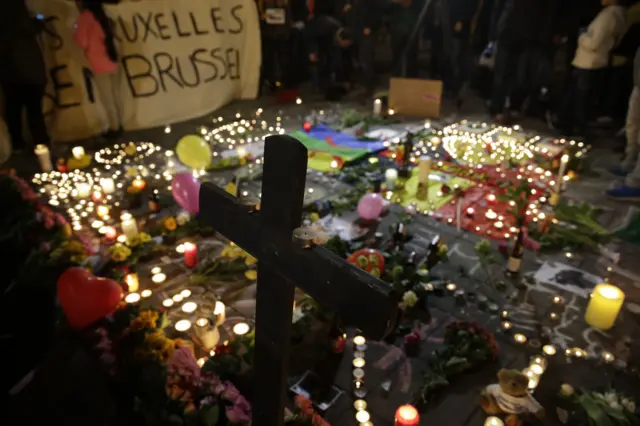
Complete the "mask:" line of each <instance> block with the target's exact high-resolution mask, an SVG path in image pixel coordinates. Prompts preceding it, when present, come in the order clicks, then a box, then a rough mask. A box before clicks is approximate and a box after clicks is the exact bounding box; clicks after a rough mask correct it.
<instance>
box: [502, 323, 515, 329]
mask: <svg viewBox="0 0 640 426" xmlns="http://www.w3.org/2000/svg"><path fill="white" fill-rule="evenodd" d="M501 325H502V329H503V330H511V329H512V328H513V324H511V323H510V322H509V321H502V324H501Z"/></svg>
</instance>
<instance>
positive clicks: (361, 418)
mask: <svg viewBox="0 0 640 426" xmlns="http://www.w3.org/2000/svg"><path fill="white" fill-rule="evenodd" d="M369 419H371V415H370V414H369V412H368V411H366V410H360V411H358V412H357V413H356V420H357V421H358V422H359V423H366V422H368V421H369Z"/></svg>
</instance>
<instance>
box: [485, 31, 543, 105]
mask: <svg viewBox="0 0 640 426" xmlns="http://www.w3.org/2000/svg"><path fill="white" fill-rule="evenodd" d="M497 49H498V51H497V52H496V60H495V64H494V68H493V73H494V75H493V76H494V79H493V94H492V97H491V113H492V114H494V115H495V114H502V113H503V112H504V106H505V102H506V99H507V97H508V98H509V101H510V109H512V110H520V109H521V107H522V103H523V101H524V100H525V98H526V97H527V96H528V95H530V94H531V92H532V87H531V86H532V84H533V83H532V82H533V81H534V80H535V77H536V60H537V59H536V58H537V57H538V54H539V49H536V47H535V46H531V45H528V44H524V43H509V42H504V41H499V42H498V46H497Z"/></svg>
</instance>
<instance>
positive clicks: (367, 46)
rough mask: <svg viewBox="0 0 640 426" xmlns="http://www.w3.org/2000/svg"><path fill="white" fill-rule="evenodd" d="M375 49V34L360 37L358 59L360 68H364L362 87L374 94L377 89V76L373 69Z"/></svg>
mask: <svg viewBox="0 0 640 426" xmlns="http://www.w3.org/2000/svg"><path fill="white" fill-rule="evenodd" d="M374 47H375V38H374V34H373V33H371V34H369V35H367V36H365V35H362V37H360V39H359V42H358V57H359V59H360V66H361V67H362V85H363V86H364V87H365V89H366V90H367V91H368V92H373V91H374V90H375V88H376V74H375V70H374V68H373V64H374V52H375V50H374Z"/></svg>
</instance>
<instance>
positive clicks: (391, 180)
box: [384, 169, 398, 190]
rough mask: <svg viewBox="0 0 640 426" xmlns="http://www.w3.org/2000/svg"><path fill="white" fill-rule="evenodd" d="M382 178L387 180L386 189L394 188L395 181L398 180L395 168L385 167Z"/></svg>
mask: <svg viewBox="0 0 640 426" xmlns="http://www.w3.org/2000/svg"><path fill="white" fill-rule="evenodd" d="M384 178H385V181H386V182H387V189H391V190H393V189H395V187H396V181H397V180H398V171H397V170H396V169H387V171H386V172H384Z"/></svg>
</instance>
